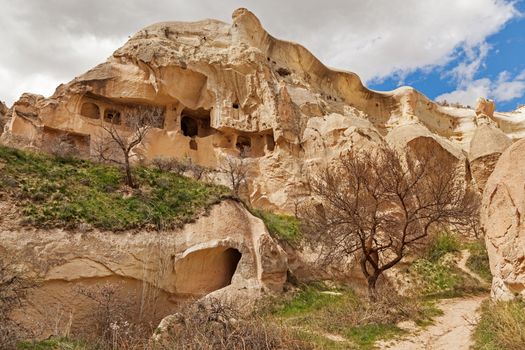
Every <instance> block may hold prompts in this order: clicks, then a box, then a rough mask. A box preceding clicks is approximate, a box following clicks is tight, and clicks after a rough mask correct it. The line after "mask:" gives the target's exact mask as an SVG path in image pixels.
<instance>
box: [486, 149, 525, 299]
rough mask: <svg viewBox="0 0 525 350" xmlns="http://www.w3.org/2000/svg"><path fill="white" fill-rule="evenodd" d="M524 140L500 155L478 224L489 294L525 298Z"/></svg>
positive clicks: (490, 179) (491, 177) (489, 179)
mask: <svg viewBox="0 0 525 350" xmlns="http://www.w3.org/2000/svg"><path fill="white" fill-rule="evenodd" d="M523 169H525V139H522V140H520V141H517V142H516V143H514V144H513V145H512V146H510V147H509V148H507V149H506V150H505V151H504V152H503V154H502V155H501V156H500V158H499V160H498V162H497V164H496V167H495V168H494V171H493V172H492V174H491V175H490V177H489V178H488V180H487V184H486V186H485V190H484V192H483V200H482V208H481V224H482V227H483V229H484V231H485V242H486V245H487V251H488V254H489V260H490V270H491V272H492V276H493V280H492V290H491V295H492V297H493V298H495V299H498V300H509V299H512V298H514V297H515V296H518V295H519V296H521V297H525V221H524V218H525V215H524V214H525V186H524V184H525V171H524V170H523Z"/></svg>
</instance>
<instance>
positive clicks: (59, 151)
mask: <svg viewBox="0 0 525 350" xmlns="http://www.w3.org/2000/svg"><path fill="white" fill-rule="evenodd" d="M44 147H45V150H46V151H47V152H48V153H50V154H52V155H54V156H55V157H58V158H70V157H78V156H79V155H80V151H79V149H78V147H77V146H76V145H75V141H74V140H72V139H71V137H69V136H68V135H60V136H58V137H57V138H56V139H54V140H53V141H52V142H49V143H48V144H46V145H44Z"/></svg>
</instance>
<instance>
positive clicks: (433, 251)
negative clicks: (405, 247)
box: [425, 232, 461, 261]
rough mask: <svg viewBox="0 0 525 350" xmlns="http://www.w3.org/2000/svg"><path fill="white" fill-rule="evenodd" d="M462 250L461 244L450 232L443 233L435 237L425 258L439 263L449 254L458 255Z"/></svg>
mask: <svg viewBox="0 0 525 350" xmlns="http://www.w3.org/2000/svg"><path fill="white" fill-rule="evenodd" d="M460 249H461V244H460V242H459V240H458V238H457V235H454V234H453V233H450V232H442V233H439V234H437V235H436V236H435V237H433V239H432V241H431V242H430V244H429V246H428V248H427V251H426V254H425V257H426V259H428V260H430V261H438V260H440V259H441V258H442V257H443V256H444V255H445V254H447V253H456V252H459V251H460Z"/></svg>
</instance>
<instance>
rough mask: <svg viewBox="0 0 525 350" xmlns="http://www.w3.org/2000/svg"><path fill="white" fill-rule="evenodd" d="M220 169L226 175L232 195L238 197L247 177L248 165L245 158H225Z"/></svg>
mask: <svg viewBox="0 0 525 350" xmlns="http://www.w3.org/2000/svg"><path fill="white" fill-rule="evenodd" d="M220 168H221V170H222V171H223V172H225V173H226V174H227V176H228V182H229V185H230V186H231V188H232V190H233V194H234V195H236V196H239V192H240V189H241V187H242V186H243V185H244V184H245V183H246V178H247V176H248V164H247V163H246V160H245V158H242V157H241V158H237V157H233V156H227V157H226V158H225V159H224V161H223V163H222V165H221V167H220Z"/></svg>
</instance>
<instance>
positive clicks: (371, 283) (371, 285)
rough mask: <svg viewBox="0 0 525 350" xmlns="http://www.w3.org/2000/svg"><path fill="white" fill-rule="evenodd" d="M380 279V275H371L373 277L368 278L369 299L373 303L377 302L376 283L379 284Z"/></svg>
mask: <svg viewBox="0 0 525 350" xmlns="http://www.w3.org/2000/svg"><path fill="white" fill-rule="evenodd" d="M378 277H379V275H378V274H376V273H374V274H373V275H371V276H369V277H368V278H367V282H368V297H369V298H370V300H372V301H376V300H377V290H376V283H377V279H378Z"/></svg>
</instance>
